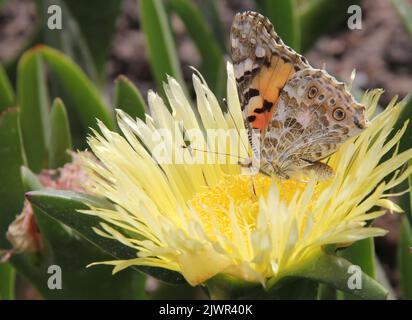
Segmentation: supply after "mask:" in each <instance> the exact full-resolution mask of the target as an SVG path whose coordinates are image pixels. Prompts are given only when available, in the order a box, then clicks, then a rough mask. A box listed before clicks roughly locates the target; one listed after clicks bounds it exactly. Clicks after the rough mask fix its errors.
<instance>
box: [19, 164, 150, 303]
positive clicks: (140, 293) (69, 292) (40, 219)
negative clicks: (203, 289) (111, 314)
mask: <svg viewBox="0 0 412 320" xmlns="http://www.w3.org/2000/svg"><path fill="white" fill-rule="evenodd" d="M22 180H23V184H24V187H25V189H26V190H37V189H41V188H42V186H41V185H40V183H39V181H38V180H37V177H36V176H35V175H34V174H33V173H32V172H31V171H30V170H29V169H27V168H25V167H23V168H22ZM33 210H34V214H35V217H36V222H37V225H38V227H39V229H40V232H41V235H42V238H43V242H44V249H43V250H42V251H41V252H39V253H38V254H35V255H28V254H16V255H14V256H13V257H12V259H11V261H12V263H13V264H14V265H15V266H16V268H17V269H18V270H19V272H20V273H21V274H22V275H24V276H25V277H26V278H27V279H29V280H30V282H31V283H32V284H33V285H34V286H35V287H36V289H37V290H38V291H39V292H40V294H41V295H42V296H43V297H44V298H47V299H134V298H144V297H145V294H144V286H145V279H144V277H143V276H142V275H140V274H138V273H136V272H131V271H129V270H126V272H125V273H124V274H118V275H115V276H112V274H111V270H110V268H108V267H98V268H95V269H94V270H93V269H87V268H86V266H87V265H88V264H89V263H91V262H94V261H95V260H96V259H107V258H108V255H107V254H105V253H104V252H103V251H101V250H99V249H98V248H96V247H95V246H93V245H91V244H90V243H89V242H87V241H85V240H84V239H82V238H80V237H78V236H77V235H76V234H74V233H73V232H72V230H70V229H69V228H67V227H65V226H64V225H63V224H61V223H60V222H58V221H57V220H55V219H53V218H51V217H49V216H48V215H46V214H44V212H43V211H42V210H40V209H38V208H36V207H34V208H33ZM51 265H57V266H59V267H60V268H61V272H62V289H61V290H51V289H49V287H48V285H47V283H48V277H50V274H48V268H49V267H50V266H51Z"/></svg>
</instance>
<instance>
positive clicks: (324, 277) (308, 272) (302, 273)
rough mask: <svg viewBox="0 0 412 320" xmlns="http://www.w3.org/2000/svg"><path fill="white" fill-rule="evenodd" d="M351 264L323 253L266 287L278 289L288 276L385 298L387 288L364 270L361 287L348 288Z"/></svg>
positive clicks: (273, 280) (357, 294)
mask: <svg viewBox="0 0 412 320" xmlns="http://www.w3.org/2000/svg"><path fill="white" fill-rule="evenodd" d="M352 265H353V264H352V263H351V262H349V261H348V260H346V259H344V258H341V257H337V256H333V255H329V254H326V253H324V254H321V255H320V256H319V257H318V258H317V259H315V260H313V261H311V262H310V263H309V264H307V265H306V266H302V267H300V268H297V270H295V271H293V272H289V273H287V274H285V275H284V276H283V279H284V280H281V281H278V279H271V280H269V282H268V288H269V291H272V290H278V289H279V288H280V287H281V286H282V282H283V281H285V280H287V278H289V277H292V278H303V279H307V280H312V281H316V282H319V283H324V284H327V285H329V286H331V287H333V288H335V289H338V290H341V291H343V292H346V293H350V294H353V295H355V296H358V297H360V298H362V299H372V300H375V299H379V300H381V299H386V298H387V295H388V292H387V290H386V289H385V288H384V287H383V286H382V285H381V284H380V283H378V282H377V281H376V280H374V279H373V278H371V277H370V276H368V275H367V274H366V273H364V272H362V274H361V287H362V288H361V289H350V288H349V286H348V280H349V278H350V277H351V276H352V274H351V273H349V270H350V267H351V266H352Z"/></svg>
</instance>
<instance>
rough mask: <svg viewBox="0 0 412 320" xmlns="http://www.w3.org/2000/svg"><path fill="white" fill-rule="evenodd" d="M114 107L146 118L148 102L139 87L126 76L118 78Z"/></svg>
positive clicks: (131, 114)
mask: <svg viewBox="0 0 412 320" xmlns="http://www.w3.org/2000/svg"><path fill="white" fill-rule="evenodd" d="M114 107H115V108H119V109H122V110H123V111H125V112H126V113H128V114H129V115H130V116H132V117H133V118H134V117H138V118H140V119H142V120H144V117H145V112H146V110H147V107H146V103H145V102H144V99H143V97H142V95H141V93H140V91H139V89H138V88H136V86H135V85H134V84H133V83H132V82H131V81H130V80H129V79H128V78H127V77H125V76H123V75H121V76H119V77H118V78H117V79H116V83H115V88H114Z"/></svg>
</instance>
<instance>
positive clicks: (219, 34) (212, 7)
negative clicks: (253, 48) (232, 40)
mask: <svg viewBox="0 0 412 320" xmlns="http://www.w3.org/2000/svg"><path fill="white" fill-rule="evenodd" d="M195 3H196V4H197V5H198V7H199V9H200V11H201V13H202V15H203V17H204V18H205V20H206V22H207V24H208V26H209V29H210V30H211V31H212V34H213V37H214V38H215V39H216V41H217V42H218V44H219V46H220V49H221V50H222V52H225V53H227V52H228V49H227V45H228V43H227V38H226V31H225V26H224V25H223V23H222V21H221V18H220V13H219V0H208V1H204V0H196V1H195Z"/></svg>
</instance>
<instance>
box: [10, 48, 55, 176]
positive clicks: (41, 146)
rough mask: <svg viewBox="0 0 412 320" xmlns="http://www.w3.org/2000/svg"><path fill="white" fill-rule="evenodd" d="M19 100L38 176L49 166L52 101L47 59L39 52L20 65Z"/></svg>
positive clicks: (32, 166) (25, 141) (24, 58)
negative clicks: (46, 70) (50, 110)
mask: <svg viewBox="0 0 412 320" xmlns="http://www.w3.org/2000/svg"><path fill="white" fill-rule="evenodd" d="M17 99H18V104H19V107H20V109H21V115H20V123H21V130H22V137H23V145H24V149H25V151H26V155H27V161H28V165H29V167H30V169H32V170H33V171H35V172H38V171H40V169H41V168H43V167H44V165H45V162H46V150H47V137H48V135H49V101H48V92H47V85H46V77H45V74H44V70H43V59H42V57H41V55H40V54H39V53H38V52H37V50H35V49H32V50H29V51H27V52H26V53H25V54H24V55H23V56H22V57H21V59H20V61H19V65H18V74H17Z"/></svg>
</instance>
